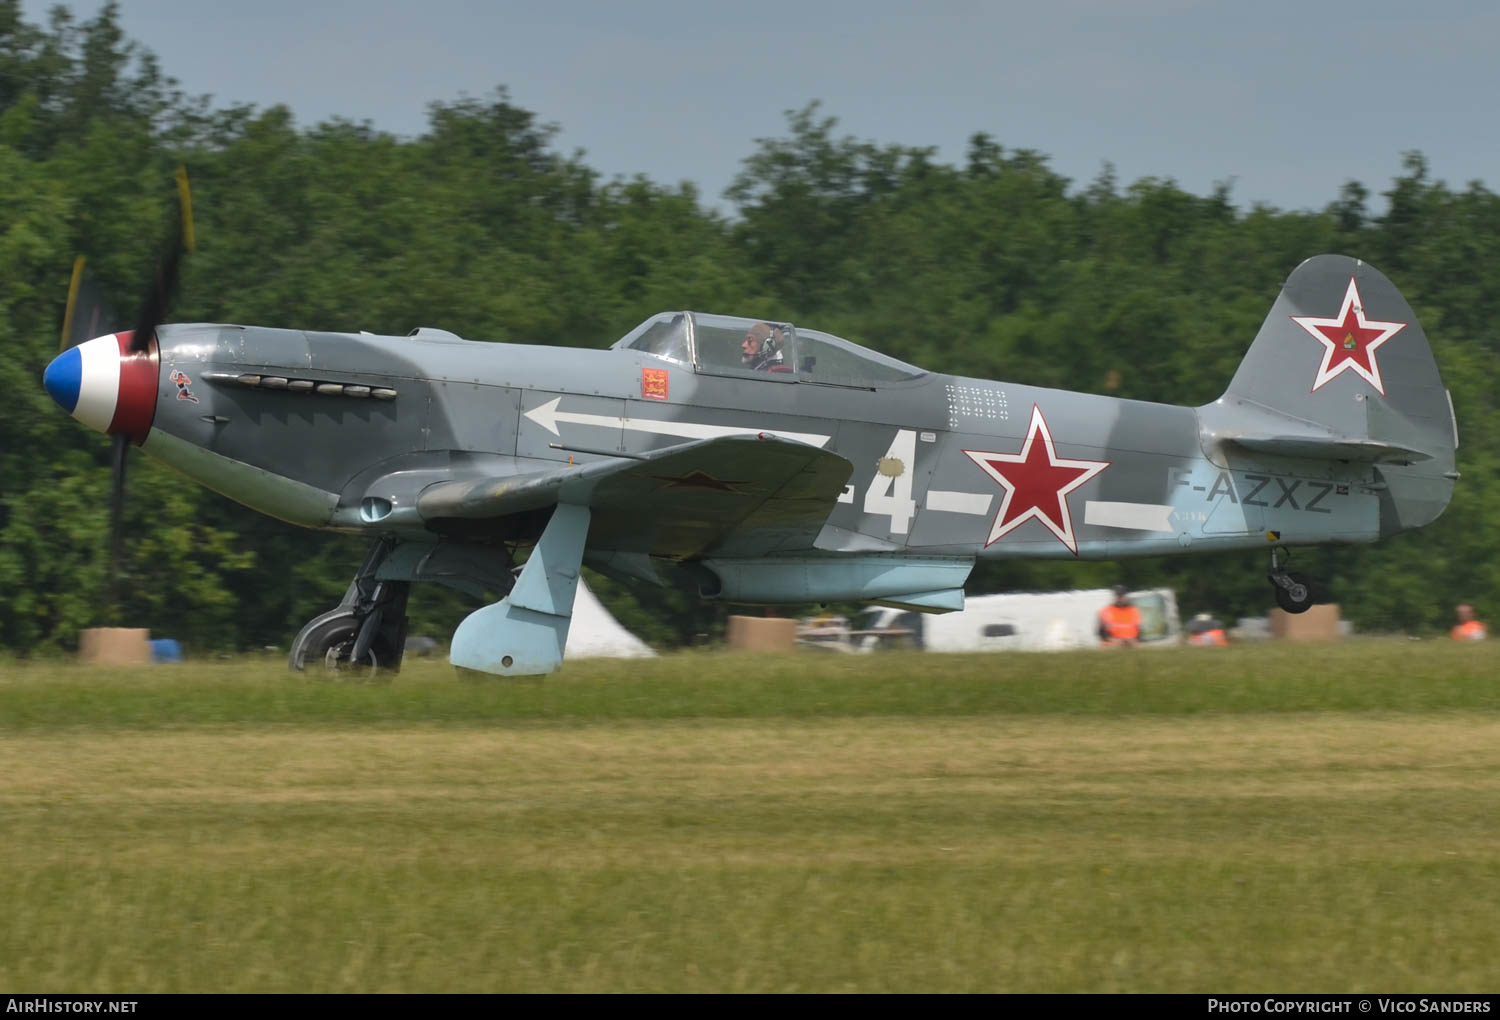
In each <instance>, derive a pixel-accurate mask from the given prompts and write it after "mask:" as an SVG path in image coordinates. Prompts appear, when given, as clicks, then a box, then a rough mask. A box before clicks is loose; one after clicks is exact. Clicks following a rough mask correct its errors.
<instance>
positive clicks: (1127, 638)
mask: <svg viewBox="0 0 1500 1020" xmlns="http://www.w3.org/2000/svg"><path fill="white" fill-rule="evenodd" d="M1140 638H1141V611H1140V610H1139V609H1137V608H1136V607H1135V606H1133V605H1131V604H1130V589H1129V588H1126V587H1125V586H1124V585H1123V584H1117V585H1115V600H1114V602H1112V603H1110V604H1109V605H1107V606H1105V607H1104V608H1103V609H1101V610H1099V642H1100V644H1102V645H1103V646H1104V647H1105V648H1121V647H1127V646H1132V645H1135V644H1138V643H1139V642H1140Z"/></svg>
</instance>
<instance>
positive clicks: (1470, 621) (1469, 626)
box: [1448, 602, 1490, 641]
mask: <svg viewBox="0 0 1500 1020" xmlns="http://www.w3.org/2000/svg"><path fill="white" fill-rule="evenodd" d="M1454 613H1455V614H1456V615H1457V616H1458V623H1457V624H1456V625H1455V626H1454V628H1453V629H1452V630H1450V631H1449V632H1448V636H1449V637H1451V638H1452V639H1453V640H1455V641H1483V640H1484V639H1485V638H1487V637H1489V636H1490V632H1489V631H1488V630H1487V629H1486V628H1485V626H1484V624H1482V623H1480V622H1479V621H1478V620H1476V619H1474V607H1473V606H1471V605H1469V604H1468V603H1467V602H1464V603H1462V604H1460V605H1459V606H1458V607H1457V608H1456V609H1455V610H1454Z"/></svg>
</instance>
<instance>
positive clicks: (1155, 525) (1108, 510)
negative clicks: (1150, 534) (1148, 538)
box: [1083, 499, 1173, 532]
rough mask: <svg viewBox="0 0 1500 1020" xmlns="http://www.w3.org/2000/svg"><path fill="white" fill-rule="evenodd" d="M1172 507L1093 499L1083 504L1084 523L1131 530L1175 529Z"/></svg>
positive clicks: (1168, 530)
mask: <svg viewBox="0 0 1500 1020" xmlns="http://www.w3.org/2000/svg"><path fill="white" fill-rule="evenodd" d="M1171 513H1172V507H1170V506H1164V505H1163V504H1161V503H1105V502H1101V501H1099V500H1094V499H1091V500H1089V501H1088V502H1087V503H1085V504H1083V523H1085V524H1097V525H1099V526H1100V527H1103V528H1129V529H1130V530H1131V531H1167V532H1170V531H1172V530H1173V528H1172V522H1171V521H1170V520H1169V519H1168V518H1169V517H1170V516H1171Z"/></svg>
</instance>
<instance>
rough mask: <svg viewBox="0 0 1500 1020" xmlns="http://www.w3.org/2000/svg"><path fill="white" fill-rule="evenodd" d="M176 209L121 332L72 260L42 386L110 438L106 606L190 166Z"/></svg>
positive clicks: (152, 389) (147, 408) (147, 420)
mask: <svg viewBox="0 0 1500 1020" xmlns="http://www.w3.org/2000/svg"><path fill="white" fill-rule="evenodd" d="M174 177H175V179H176V182H177V206H176V212H175V215H174V216H173V222H172V225H171V229H170V232H169V233H168V235H167V238H166V242H165V243H164V244H163V245H162V247H161V249H160V251H161V255H160V257H159V258H158V259H157V261H156V265H155V267H154V272H153V274H152V278H151V280H150V283H149V285H148V286H147V288H146V293H145V296H144V298H143V300H142V301H141V303H140V306H139V310H138V312H137V313H136V316H135V320H134V328H132V329H130V330H129V331H126V332H116V333H109V332H106V333H103V334H102V335H101V333H100V330H101V328H102V329H104V330H109V329H112V328H117V327H119V326H120V325H123V323H122V322H121V321H120V320H119V319H118V318H117V317H116V316H115V315H114V313H113V312H112V310H111V309H110V308H109V306H108V305H107V304H106V303H105V302H104V301H103V300H102V298H101V296H100V294H99V291H98V289H97V288H96V287H95V286H93V285H92V284H91V283H90V282H89V280H88V279H87V278H86V277H85V275H84V265H85V260H84V258H83V256H81V255H80V256H79V257H78V259H77V260H76V261H75V262H74V263H73V279H72V282H71V284H70V285H69V287H68V305H67V311H66V313H65V314H64V316H63V329H62V342H61V349H60V352H59V354H58V355H57V357H56V358H54V359H53V360H52V363H51V364H50V365H48V366H47V370H46V373H45V374H44V375H43V377H42V383H43V385H44V386H46V388H47V392H48V393H49V394H51V396H52V399H53V400H55V401H57V402H58V403H59V404H61V405H62V407H63V409H64V410H66V411H67V412H68V413H69V414H71V415H73V417H75V418H77V419H78V420H79V421H82V422H83V423H84V424H86V425H89V426H92V427H93V428H96V429H98V430H99V431H101V432H105V433H107V434H108V435H109V436H110V437H111V438H112V440H113V446H112V449H111V454H110V472H111V475H112V485H111V493H110V504H109V579H110V580H109V584H110V590H111V599H110V604H111V605H112V606H116V607H117V606H118V605H119V591H118V585H119V574H120V569H119V568H120V543H121V532H122V525H123V521H124V515H125V465H126V460H127V457H126V455H127V453H128V452H129V451H128V449H127V447H128V445H129V444H130V443H132V442H133V443H135V444H136V445H138V446H139V445H140V444H141V443H142V442H144V441H145V438H146V434H147V433H148V432H149V431H150V429H151V420H152V418H153V417H154V416H155V413H156V392H157V374H158V369H159V361H158V356H157V349H156V345H155V344H154V342H153V341H154V340H155V335H156V327H157V326H158V325H159V324H160V323H161V321H162V320H163V319H164V318H165V317H166V315H167V312H168V310H169V309H170V308H171V305H172V301H173V299H174V298H175V297H176V294H177V283H178V272H179V270H180V269H181V266H182V258H183V256H184V255H185V254H186V253H187V252H189V251H191V250H192V249H193V202H192V195H191V192H190V191H189V188H188V177H187V169H186V168H185V167H182V166H179V167H178V168H177V172H176V173H175V174H174Z"/></svg>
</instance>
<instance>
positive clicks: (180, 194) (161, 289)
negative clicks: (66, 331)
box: [130, 165, 194, 354]
mask: <svg viewBox="0 0 1500 1020" xmlns="http://www.w3.org/2000/svg"><path fill="white" fill-rule="evenodd" d="M172 176H173V179H174V180H176V182H177V216H176V222H175V223H174V224H173V228H172V233H171V235H170V236H169V237H168V238H167V244H166V246H165V255H164V256H163V257H162V260H161V262H160V263H158V264H157V267H156V278H155V279H154V280H153V281H152V285H151V288H150V289H149V290H148V291H147V292H146V300H145V301H144V302H143V303H142V305H141V310H140V314H138V315H137V316H136V320H135V332H134V333H133V334H132V335H131V337H130V353H132V354H139V353H141V352H143V351H145V350H147V349H148V347H149V346H150V343H151V337H152V336H153V335H155V333H156V327H157V326H158V325H160V324H161V320H162V319H163V318H165V317H166V314H167V309H168V308H170V307H171V305H172V299H173V298H174V297H176V296H177V275H178V270H179V269H181V267H182V256H183V255H184V254H185V253H186V252H189V251H192V250H193V247H194V235H193V195H192V190H191V189H190V188H189V186H188V176H187V167H185V166H181V165H179V166H178V167H177V171H176V173H174V174H173V175H172Z"/></svg>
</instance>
